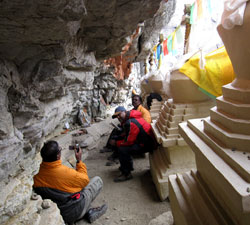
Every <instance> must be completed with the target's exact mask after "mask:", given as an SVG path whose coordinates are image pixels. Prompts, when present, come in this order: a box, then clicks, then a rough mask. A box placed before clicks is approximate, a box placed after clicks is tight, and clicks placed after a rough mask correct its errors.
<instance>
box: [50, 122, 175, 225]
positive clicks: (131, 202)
mask: <svg viewBox="0 0 250 225" xmlns="http://www.w3.org/2000/svg"><path fill="white" fill-rule="evenodd" d="M107 124H109V121H103V122H101V123H98V124H94V125H92V127H91V128H88V129H90V130H91V129H92V132H91V131H90V132H89V133H92V135H95V134H94V132H93V130H98V131H99V132H100V130H106V131H105V133H102V134H101V136H100V138H99V139H98V142H96V143H95V145H94V147H93V148H92V149H91V150H89V149H88V148H87V149H85V154H84V162H85V163H86V165H87V168H88V173H89V176H90V177H93V176H96V175H98V176H100V177H101V178H102V180H103V182H104V186H103V190H102V192H101V193H100V195H99V196H98V197H97V198H96V200H95V201H94V202H93V207H96V206H100V205H102V204H104V203H106V204H107V205H108V210H107V212H106V214H105V215H104V216H102V217H101V218H100V219H98V220H97V221H95V222H94V223H93V225H113V224H122V225H136V224H137V225H145V224H150V225H172V224H173V222H172V220H173V219H172V214H171V211H170V204H169V202H168V201H164V202H160V200H159V198H158V196H157V193H156V189H155V186H154V183H153V181H152V178H151V174H150V166H149V160H148V155H146V156H145V158H136V159H135V160H134V168H135V170H134V171H133V177H134V178H133V179H132V180H129V181H126V182H122V183H114V182H113V179H114V177H116V176H117V175H118V174H119V171H118V167H119V165H118V164H117V165H114V166H105V163H106V159H107V157H108V156H109V155H110V153H100V152H99V150H100V149H101V148H102V147H103V146H104V144H105V142H106V140H107V138H108V133H109V132H107V130H108V129H107V127H109V126H108V125H107ZM94 127H96V129H94ZM109 129H110V128H109ZM75 132H77V131H73V132H68V133H67V134H63V135H56V136H57V137H56V138H54V139H56V140H57V141H58V142H59V143H60V145H61V146H62V147H63V149H64V150H63V156H62V158H63V161H64V163H65V164H67V165H69V163H68V162H67V160H68V161H71V162H72V164H74V163H75V160H74V157H72V155H73V152H71V151H69V150H68V145H69V144H70V142H71V141H72V133H75ZM96 136H98V135H96ZM78 138H79V137H78ZM86 138H87V139H88V140H89V136H88V135H82V136H81V139H82V140H84V139H86ZM88 144H89V145H91V144H92V145H93V143H88ZM84 224H88V222H86V221H84V220H81V221H79V222H77V225H84Z"/></svg>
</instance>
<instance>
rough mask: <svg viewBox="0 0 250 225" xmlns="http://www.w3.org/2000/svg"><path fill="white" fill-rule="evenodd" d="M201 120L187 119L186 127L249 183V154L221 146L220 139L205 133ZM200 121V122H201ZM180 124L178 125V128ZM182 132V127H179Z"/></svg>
mask: <svg viewBox="0 0 250 225" xmlns="http://www.w3.org/2000/svg"><path fill="white" fill-rule="evenodd" d="M203 120H204V119H202V120H192V121H188V127H189V128H190V129H191V130H192V131H193V132H195V133H196V134H197V135H198V136H199V138H201V139H202V141H204V142H205V143H206V144H207V145H208V146H210V147H211V148H212V149H213V151H214V152H215V153H216V154H217V155H218V156H219V157H220V158H222V159H223V161H225V163H227V164H228V165H229V166H230V167H232V168H234V170H235V172H236V173H238V174H239V175H240V176H241V177H242V178H243V179H245V180H246V181H247V182H249V183H250V174H249V171H250V163H249V162H250V161H249V160H250V154H249V153H245V154H244V152H242V151H238V150H237V149H229V148H225V147H222V143H220V140H218V139H216V138H214V137H212V136H209V135H207V134H206V133H205V132H204V125H203ZM201 121H202V122H201ZM181 127H182V125H180V128H181ZM179 132H180V134H182V132H183V129H179Z"/></svg>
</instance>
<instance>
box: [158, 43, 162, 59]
mask: <svg viewBox="0 0 250 225" xmlns="http://www.w3.org/2000/svg"><path fill="white" fill-rule="evenodd" d="M161 53H162V47H161V44H159V45H158V46H157V59H158V60H159V59H160V57H161Z"/></svg>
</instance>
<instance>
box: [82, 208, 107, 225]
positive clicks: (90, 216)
mask: <svg viewBox="0 0 250 225" xmlns="http://www.w3.org/2000/svg"><path fill="white" fill-rule="evenodd" d="M107 209H108V206H107V205H106V204H103V205H102V206H101V207H97V208H91V209H89V210H88V212H87V213H86V214H85V216H86V218H87V220H88V221H89V222H90V223H93V222H94V221H95V220H97V219H98V218H99V217H101V216H102V215H103V214H104V213H105V212H106V211H107Z"/></svg>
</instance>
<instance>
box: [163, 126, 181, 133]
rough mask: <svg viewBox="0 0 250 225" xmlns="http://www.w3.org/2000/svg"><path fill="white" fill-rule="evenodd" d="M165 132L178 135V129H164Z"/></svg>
mask: <svg viewBox="0 0 250 225" xmlns="http://www.w3.org/2000/svg"><path fill="white" fill-rule="evenodd" d="M165 132H166V134H170V135H171V134H179V131H178V127H174V128H169V127H165Z"/></svg>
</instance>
